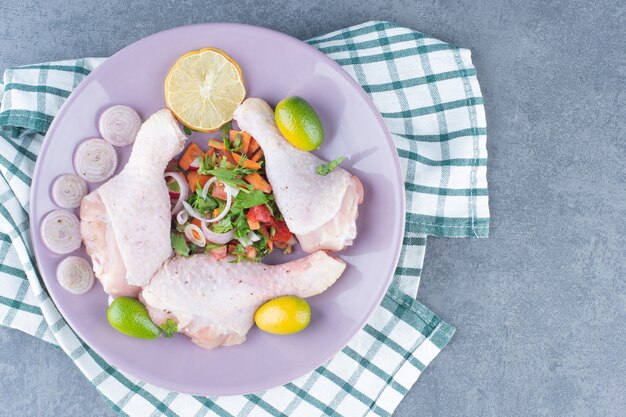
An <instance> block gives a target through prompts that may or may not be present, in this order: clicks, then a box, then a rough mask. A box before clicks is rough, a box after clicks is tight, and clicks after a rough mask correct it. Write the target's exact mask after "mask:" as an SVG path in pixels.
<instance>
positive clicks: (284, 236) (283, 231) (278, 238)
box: [270, 220, 293, 242]
mask: <svg viewBox="0 0 626 417" xmlns="http://www.w3.org/2000/svg"><path fill="white" fill-rule="evenodd" d="M272 227H273V228H274V230H275V231H276V232H275V233H274V236H272V237H271V238H270V239H272V240H273V241H275V242H287V241H289V239H291V238H292V236H293V233H291V230H289V228H288V227H287V223H285V222H284V221H282V220H281V221H278V220H274V221H273V222H272Z"/></svg>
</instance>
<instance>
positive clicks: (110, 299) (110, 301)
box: [107, 294, 115, 305]
mask: <svg viewBox="0 0 626 417" xmlns="http://www.w3.org/2000/svg"><path fill="white" fill-rule="evenodd" d="M113 301H115V298H113V297H112V296H111V294H109V298H107V303H108V304H109V305H111V303H112V302H113Z"/></svg>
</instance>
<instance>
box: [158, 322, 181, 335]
mask: <svg viewBox="0 0 626 417" xmlns="http://www.w3.org/2000/svg"><path fill="white" fill-rule="evenodd" d="M161 330H163V336H165V337H174V334H175V333H176V332H178V323H176V322H175V321H174V320H172V319H167V320H165V323H163V324H162V325H161Z"/></svg>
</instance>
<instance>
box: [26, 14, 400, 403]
mask: <svg viewBox="0 0 626 417" xmlns="http://www.w3.org/2000/svg"><path fill="white" fill-rule="evenodd" d="M209 46H212V47H216V48H219V49H222V50H224V51H225V52H227V53H228V54H229V55H230V56H231V57H232V58H233V59H235V60H236V61H237V62H238V63H239V65H240V66H241V68H242V71H243V75H244V82H245V84H246V89H247V96H248V97H261V98H263V99H265V100H267V101H268V102H269V103H270V104H272V105H275V104H276V103H277V102H278V101H280V100H281V99H282V98H284V97H286V96H290V95H299V96H302V97H304V98H305V99H306V100H308V101H309V102H310V103H311V104H312V105H313V107H314V108H315V109H316V110H317V112H318V114H319V116H320V118H321V120H322V123H323V125H324V133H325V140H324V144H323V145H322V147H321V149H320V150H319V151H318V152H317V154H318V155H320V156H321V157H322V158H325V159H328V160H330V159H334V158H336V157H338V156H340V155H345V156H346V157H347V160H346V161H345V162H344V163H343V164H342V166H343V167H345V168H346V169H348V170H349V171H350V172H352V173H353V174H356V175H358V176H359V178H360V179H361V181H362V182H363V185H364V187H365V202H364V204H363V205H362V206H361V209H360V215H359V219H358V230H359V233H358V237H357V239H356V241H355V245H354V246H353V247H351V248H349V249H347V250H345V251H343V252H340V253H339V255H340V256H341V257H342V258H343V259H344V260H345V261H346V262H347V263H348V268H347V269H346V272H345V273H344V274H343V276H342V277H341V278H340V279H339V281H338V282H337V283H336V284H335V285H333V286H332V287H331V288H330V289H329V290H327V291H326V292H325V293H323V294H321V295H319V296H316V297H313V298H311V299H310V300H309V301H310V303H311V308H312V318H311V325H310V326H309V327H308V328H307V329H306V330H304V331H303V332H301V333H298V334H296V335H291V336H276V335H271V334H267V333H263V332H261V331H259V330H258V329H256V328H253V329H252V330H251V331H250V333H249V334H248V340H247V341H246V342H245V343H244V344H242V345H239V346H234V347H227V348H218V349H215V350H211V351H208V350H203V349H201V348H199V347H197V346H196V345H194V344H193V343H191V341H190V340H189V339H188V338H187V337H185V336H182V335H177V336H176V337H175V338H173V339H164V338H159V339H158V340H153V341H143V340H138V339H133V338H131V337H127V336H124V335H122V334H121V333H118V332H116V331H115V330H113V328H111V327H110V326H109V324H108V322H107V318H106V309H107V296H106V294H105V293H104V292H103V291H102V287H101V286H100V285H99V284H97V285H95V286H94V287H93V288H92V289H91V290H90V291H89V292H88V293H87V294H84V295H81V296H76V295H72V294H70V293H68V292H66V291H64V290H63V289H62V288H61V287H60V286H59V284H58V282H57V280H56V278H55V269H56V266H57V264H58V263H59V261H61V259H62V258H63V257H62V256H58V255H55V254H53V253H51V252H50V251H49V250H47V249H46V247H45V246H44V245H43V243H42V241H41V238H40V236H39V227H40V221H41V219H42V217H43V216H44V215H45V214H46V213H48V212H49V211H50V210H53V209H54V208H56V207H55V206H54V203H53V202H52V200H51V198H50V186H51V184H52V181H53V180H54V179H55V178H56V177H57V176H58V175H60V174H63V173H71V172H74V170H73V167H72V154H73V152H74V149H75V147H76V145H77V144H78V143H79V142H80V141H82V140H84V139H86V138H90V137H94V136H98V135H99V134H98V129H97V121H98V117H99V115H100V114H101V112H102V111H103V110H104V109H106V108H107V107H108V106H110V105H113V104H126V105H128V106H131V107H133V108H135V109H136V110H137V111H138V112H139V114H140V115H141V116H142V117H143V118H144V120H145V119H146V118H147V117H148V116H149V115H150V114H152V113H153V112H155V111H157V110H159V109H160V108H163V107H165V101H164V98H163V82H164V79H165V76H166V74H167V73H168V71H169V69H170V67H171V66H172V65H173V63H174V62H175V61H176V59H177V58H178V57H180V56H181V55H183V54H184V53H186V52H189V51H192V50H196V49H201V48H205V47H209ZM206 139H207V135H203V134H199V133H195V134H194V136H193V140H194V141H197V142H198V143H200V144H201V145H202V146H203V147H204V149H206ZM129 152H130V147H127V148H123V149H120V148H118V156H119V160H120V163H119V167H118V172H119V170H120V169H121V168H122V167H123V166H124V165H125V163H126V161H127V160H128V155H129ZM97 185H98V184H91V186H90V190H91V189H94V188H95V186H97ZM30 219H31V225H30V226H31V230H32V241H33V247H34V250H35V256H36V259H37V263H38V265H39V271H40V272H41V275H42V277H43V280H44V282H45V284H46V287H47V289H48V291H49V293H50V295H51V296H52V299H53V300H54V302H55V304H56V306H57V307H58V308H59V310H60V311H61V313H62V314H63V317H65V319H66V320H67V322H68V323H69V324H70V326H71V327H72V329H74V331H75V332H76V333H77V334H78V335H79V336H80V337H81V338H82V339H83V340H84V341H85V342H86V343H87V344H88V345H89V346H90V347H91V348H93V350H95V351H96V352H97V353H98V354H99V355H101V356H102V357H103V358H104V359H106V360H107V361H108V362H109V363H111V364H112V365H114V366H116V367H117V368H119V369H120V370H122V371H123V372H127V373H128V374H130V375H132V376H134V377H137V378H140V379H142V380H144V381H147V382H149V383H152V384H154V385H157V386H160V387H164V388H168V389H171V390H174V391H179V392H184V393H189V394H196V395H212V396H217V395H235V394H245V393H251V392H256V391H260V390H264V389H268V388H271V387H274V386H277V385H280V384H284V383H287V382H289V381H291V380H293V379H295V378H297V377H299V376H301V375H304V374H306V373H308V372H310V371H312V370H314V369H315V368H317V367H318V366H320V365H322V364H323V363H324V362H326V361H327V360H329V359H330V358H331V357H332V356H333V355H334V354H336V353H337V352H338V351H339V350H341V349H342V348H343V347H344V346H345V345H346V344H347V343H348V341H349V340H350V339H351V338H352V337H353V336H354V335H355V333H356V332H358V331H359V330H360V329H361V328H362V327H363V325H364V324H365V322H366V320H367V318H368V317H369V316H370V314H371V313H372V312H373V311H374V309H375V308H376V307H377V306H378V304H379V303H380V301H381V299H382V297H383V295H384V294H385V291H386V290H387V287H388V286H389V283H390V282H391V279H392V277H393V273H394V269H395V267H396V263H397V260H398V256H399V253H400V248H401V245H402V236H403V230H404V187H403V179H402V174H401V171H400V162H399V160H398V157H397V154H396V150H395V148H394V146H393V142H392V141H391V138H390V136H389V133H388V132H387V129H386V127H385V125H384V123H383V120H382V118H381V116H380V114H379V113H378V111H377V110H376V108H375V107H374V105H373V104H372V102H371V101H370V99H369V98H368V96H367V95H366V94H365V92H364V91H363V90H362V88H361V87H360V86H359V85H358V84H357V83H356V82H355V81H354V80H353V79H352V78H351V77H350V76H349V75H348V74H347V73H346V72H345V71H344V70H343V69H341V67H340V66H339V65H337V64H336V63H335V62H333V61H332V60H331V59H329V58H328V57H326V56H325V55H324V54H322V53H321V52H319V51H317V50H316V49H314V48H313V47H311V46H308V45H307V44H305V43H303V42H301V41H299V40H297V39H294V38H292V37H290V36H287V35H285V34H282V33H278V32H274V31H272V30H268V29H264V28H259V27H254V26H246V25H237V24H200V25H193V26H185V27H180V28H176V29H172V30H168V31H165V32H161V33H157V34H155V35H152V36H149V37H147V38H145V39H142V40H140V41H138V42H136V43H134V44H132V45H130V46H128V47H126V48H124V49H123V50H121V51H120V52H118V53H117V54H115V55H113V57H111V58H110V59H109V60H107V61H106V62H105V63H104V64H102V65H101V66H100V67H98V68H97V69H96V70H95V71H94V72H92V73H91V74H90V75H89V76H88V77H87V78H85V80H84V81H83V82H82V83H81V84H80V85H79V86H78V88H77V89H76V90H75V91H74V92H73V93H72V95H71V96H70V97H69V98H68V100H67V101H66V102H65V104H64V105H63V108H62V109H61V111H60V112H59V114H58V115H57V116H56V118H55V119H54V122H53V123H52V126H51V127H50V130H49V131H48V134H47V136H46V139H45V142H44V144H43V148H42V150H41V154H40V155H39V159H38V160H37V167H36V169H35V174H34V178H33V186H32V194H31V206H30ZM77 254H79V255H81V256H85V257H86V254H85V251H84V249H82V248H81V249H80V250H79V251H77ZM272 255H274V254H272ZM298 256H302V253H296V254H295V255H291V256H290V257H285V256H284V255H278V256H273V257H271V259H270V261H272V262H284V261H285V260H287V259H290V258H293V257H298Z"/></svg>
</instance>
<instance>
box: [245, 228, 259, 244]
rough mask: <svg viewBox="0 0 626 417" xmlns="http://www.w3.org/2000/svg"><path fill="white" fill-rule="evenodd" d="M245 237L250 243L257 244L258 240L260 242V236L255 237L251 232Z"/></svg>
mask: <svg viewBox="0 0 626 417" xmlns="http://www.w3.org/2000/svg"><path fill="white" fill-rule="evenodd" d="M246 237H247V238H248V239H250V241H251V242H252V243H254V242H258V241H259V240H261V236H259V235H257V234H256V233H254V232H253V231H252V230H251V231H249V232H248V234H246Z"/></svg>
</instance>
